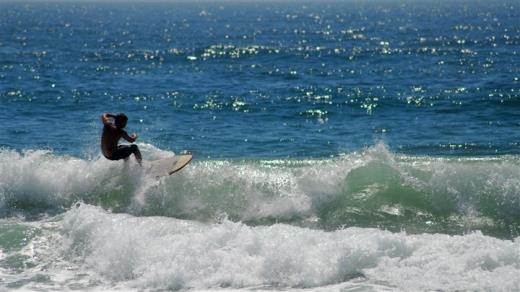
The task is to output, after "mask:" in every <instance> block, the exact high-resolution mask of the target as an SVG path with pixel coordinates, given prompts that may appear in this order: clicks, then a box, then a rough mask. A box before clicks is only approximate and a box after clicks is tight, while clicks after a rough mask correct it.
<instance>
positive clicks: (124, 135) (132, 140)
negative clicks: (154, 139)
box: [121, 131, 137, 143]
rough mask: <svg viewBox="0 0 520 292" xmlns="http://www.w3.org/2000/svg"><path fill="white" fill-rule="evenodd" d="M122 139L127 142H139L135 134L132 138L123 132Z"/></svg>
mask: <svg viewBox="0 0 520 292" xmlns="http://www.w3.org/2000/svg"><path fill="white" fill-rule="evenodd" d="M121 137H123V139H125V140H126V141H128V142H130V143H133V142H135V140H137V134H136V133H133V134H132V135H131V136H128V133H126V131H121Z"/></svg>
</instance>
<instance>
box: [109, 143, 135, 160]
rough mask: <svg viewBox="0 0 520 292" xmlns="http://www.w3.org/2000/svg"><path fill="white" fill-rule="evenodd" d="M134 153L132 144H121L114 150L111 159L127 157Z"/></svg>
mask: <svg viewBox="0 0 520 292" xmlns="http://www.w3.org/2000/svg"><path fill="white" fill-rule="evenodd" d="M132 153H133V151H132V147H131V146H130V145H119V146H118V147H117V150H116V151H114V153H112V156H110V159H112V160H119V159H126V158H127V157H128V156H130V155H131V154H132Z"/></svg>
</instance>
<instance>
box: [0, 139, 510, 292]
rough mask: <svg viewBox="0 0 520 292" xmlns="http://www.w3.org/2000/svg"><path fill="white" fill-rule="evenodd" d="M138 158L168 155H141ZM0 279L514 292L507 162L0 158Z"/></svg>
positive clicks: (381, 152)
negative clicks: (168, 169)
mask: <svg viewBox="0 0 520 292" xmlns="http://www.w3.org/2000/svg"><path fill="white" fill-rule="evenodd" d="M140 147H141V148H142V149H144V151H145V153H146V155H148V157H154V158H161V157H167V156H170V155H173V153H172V152H169V151H165V150H160V149H158V148H155V147H154V146H152V145H149V144H140ZM0 161H1V163H0V178H1V181H0V190H1V195H2V197H1V205H0V206H1V212H2V214H3V219H1V220H0V230H2V231H3V232H1V233H0V234H2V237H1V238H0V248H1V251H0V262H1V263H2V265H1V266H0V278H1V279H2V283H3V284H0V285H2V286H3V287H4V288H6V289H11V288H19V287H23V288H24V289H31V290H32V289H34V290H40V289H43V290H63V289H92V288H95V289H103V290H104V289H115V290H128V289H130V290H142V289H145V290H148V289H151V290H163V289H167V290H171V289H173V290H178V289H181V290H184V289H196V290H205V289H226V290H229V289H232V290H234V289H237V290H244V289H246V290H250V289H255V290H272V289H284V290H287V289H289V290H292V289H296V290H312V291H316V290H319V291H330V290H336V291H339V290H342V289H350V288H352V289H354V288H356V289H358V288H359V289H361V290H366V291H380V290H387V291H402V290H407V291H416V290H450V291H452V290H465V289H470V290H471V289H476V290H509V291H511V290H517V289H519V288H520V278H519V276H518V275H519V274H520V237H519V236H518V226H519V221H518V220H515V219H511V218H518V217H515V216H514V214H518V212H519V211H520V204H519V201H518V195H517V194H518V192H519V191H518V185H519V184H518V180H519V179H520V175H519V173H520V171H519V170H520V169H519V168H520V162H519V160H518V157H515V156H504V157H491V158H485V157H468V158H442V157H412V156H405V155H398V154H395V153H392V152H390V151H389V150H388V148H387V147H386V145H384V144H382V143H381V144H377V145H375V146H373V147H370V148H367V149H365V150H363V151H359V152H354V153H350V154H345V155H341V156H338V157H336V158H332V159H287V160H281V159H271V160H198V161H197V160H196V161H194V162H192V163H191V164H190V165H189V167H187V168H186V169H184V170H183V171H181V172H180V173H178V174H176V175H173V176H170V177H165V178H162V179H160V180H157V179H155V178H151V177H146V176H145V175H144V173H143V172H142V170H141V169H140V168H139V166H138V165H137V164H136V163H132V162H131V161H129V162H117V163H114V162H110V161H107V160H105V159H101V158H100V157H97V158H92V159H81V158H76V157H72V156H59V155H54V154H53V153H52V152H50V151H43V150H34V151H33V150H30V151H23V152H17V151H13V150H2V151H1V152H0Z"/></svg>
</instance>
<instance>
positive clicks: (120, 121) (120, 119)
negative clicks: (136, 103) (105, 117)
mask: <svg viewBox="0 0 520 292" xmlns="http://www.w3.org/2000/svg"><path fill="white" fill-rule="evenodd" d="M127 121H128V117H127V116H126V115H125V114H123V113H120V114H117V116H116V118H115V121H114V123H115V124H116V127H118V128H119V129H122V128H124V127H126V122H127Z"/></svg>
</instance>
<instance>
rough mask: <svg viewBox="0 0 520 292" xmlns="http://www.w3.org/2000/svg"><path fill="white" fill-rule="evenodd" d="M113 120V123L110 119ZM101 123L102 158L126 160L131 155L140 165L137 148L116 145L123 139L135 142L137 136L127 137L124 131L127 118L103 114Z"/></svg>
mask: <svg viewBox="0 0 520 292" xmlns="http://www.w3.org/2000/svg"><path fill="white" fill-rule="evenodd" d="M111 118H112V119H113V122H112V121H111V120H110V119H111ZM101 121H102V122H103V125H104V126H103V134H102V135H101V152H103V156H105V157H106V158H107V159H110V160H119V159H125V160H126V159H127V158H128V156H130V155H131V154H132V153H133V154H134V156H135V159H136V160H137V162H138V163H139V165H141V161H142V157H141V152H139V147H137V145H135V144H131V145H117V142H118V141H119V139H121V138H123V139H125V140H126V141H128V142H130V143H133V142H135V140H137V134H135V133H133V134H132V135H131V136H128V134H127V133H126V131H125V130H123V129H124V127H126V122H127V121H128V117H127V116H126V115H125V114H123V113H120V114H117V115H113V114H109V113H103V114H102V115H101Z"/></svg>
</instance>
